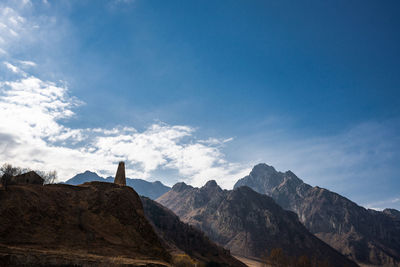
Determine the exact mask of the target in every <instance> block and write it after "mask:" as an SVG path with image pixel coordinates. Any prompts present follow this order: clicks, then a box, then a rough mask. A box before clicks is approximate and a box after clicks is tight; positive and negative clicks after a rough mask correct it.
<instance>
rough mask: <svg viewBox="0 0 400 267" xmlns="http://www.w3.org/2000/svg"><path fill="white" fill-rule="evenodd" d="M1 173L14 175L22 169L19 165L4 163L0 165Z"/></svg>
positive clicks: (18, 173)
mask: <svg viewBox="0 0 400 267" xmlns="http://www.w3.org/2000/svg"><path fill="white" fill-rule="evenodd" d="M0 173H1V175H2V176H3V175H9V176H16V175H20V174H21V173H22V169H21V168H19V167H14V166H12V165H11V164H9V163H4V164H3V166H1V167H0Z"/></svg>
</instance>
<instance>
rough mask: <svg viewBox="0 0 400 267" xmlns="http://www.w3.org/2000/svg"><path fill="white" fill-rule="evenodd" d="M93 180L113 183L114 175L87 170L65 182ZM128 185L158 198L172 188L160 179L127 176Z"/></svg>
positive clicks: (76, 182) (147, 195)
mask: <svg viewBox="0 0 400 267" xmlns="http://www.w3.org/2000/svg"><path fill="white" fill-rule="evenodd" d="M92 181H99V182H108V183H113V182H114V177H111V176H110V177H107V178H104V177H101V176H99V175H98V174H97V173H95V172H91V171H85V172H83V173H78V174H77V175H75V176H74V177H72V178H71V179H69V180H67V181H65V183H66V184H70V185H79V184H83V183H86V182H92ZM126 185H128V186H130V187H132V188H134V189H135V191H136V192H137V193H138V194H139V195H141V196H146V197H149V198H151V199H156V198H158V197H159V196H161V195H162V194H164V193H166V192H167V191H169V190H170V189H171V188H170V187H168V186H166V185H164V184H162V183H161V182H160V181H155V182H148V181H145V180H142V179H131V178H126Z"/></svg>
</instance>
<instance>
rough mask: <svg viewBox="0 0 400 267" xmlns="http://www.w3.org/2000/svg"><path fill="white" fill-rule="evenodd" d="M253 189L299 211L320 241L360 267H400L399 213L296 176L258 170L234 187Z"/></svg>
mask: <svg viewBox="0 0 400 267" xmlns="http://www.w3.org/2000/svg"><path fill="white" fill-rule="evenodd" d="M241 186H248V187H250V188H252V189H253V190H255V191H257V192H259V193H262V194H265V195H268V196H270V197H272V198H273V199H274V200H275V201H276V202H277V203H278V204H279V205H280V206H281V207H283V208H284V209H287V210H291V211H293V212H295V213H296V214H297V215H298V217H299V219H300V221H301V222H302V223H303V224H304V226H305V227H306V228H307V229H308V230H309V231H310V232H312V233H313V234H315V235H316V236H317V237H319V238H321V239H322V240H323V241H325V242H326V243H328V244H329V245H331V246H332V247H334V248H335V249H337V250H338V251H340V252H341V253H342V254H344V255H346V256H347V257H348V258H350V259H352V260H355V261H357V262H359V263H363V264H369V265H385V266H400V220H399V219H398V218H400V216H399V214H400V212H399V211H396V210H385V211H384V212H379V211H374V210H367V209H365V208H363V207H360V206H358V205H357V204H356V203H354V202H352V201H350V200H349V199H347V198H345V197H343V196H341V195H339V194H337V193H334V192H331V191H329V190H327V189H324V188H320V187H318V186H315V187H312V186H310V185H308V184H306V183H304V182H303V181H302V180H301V179H299V178H298V177H297V176H296V175H295V174H294V173H293V172H291V171H287V172H278V171H276V170H275V169H274V168H273V167H272V166H268V165H267V164H258V165H256V166H254V168H253V170H252V171H251V172H250V174H249V175H248V176H246V177H244V178H242V179H240V180H239V181H238V182H237V183H236V184H235V186H234V188H239V187H241Z"/></svg>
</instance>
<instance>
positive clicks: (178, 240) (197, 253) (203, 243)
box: [141, 197, 245, 267]
mask: <svg viewBox="0 0 400 267" xmlns="http://www.w3.org/2000/svg"><path fill="white" fill-rule="evenodd" d="M141 199H142V203H143V208H144V213H145V215H146V217H147V219H148V220H149V221H150V222H151V223H152V225H153V227H154V228H155V230H156V232H157V233H158V235H159V236H160V237H161V239H162V240H163V241H164V244H165V246H166V247H167V248H168V249H169V250H170V251H171V252H172V253H173V252H175V253H177V252H180V251H182V252H184V253H186V254H188V255H189V256H191V257H192V258H194V259H196V260H199V261H201V262H204V263H206V264H210V265H211V264H214V265H216V264H218V266H237V267H245V265H244V264H243V263H241V262H239V261H238V260H236V259H235V258H233V257H232V256H231V255H230V253H229V251H227V250H225V249H223V248H222V247H219V246H217V245H216V244H214V243H213V242H212V241H210V240H209V239H208V238H207V237H206V236H205V235H204V234H203V233H202V232H201V231H199V230H197V229H196V228H194V227H192V226H190V225H188V224H186V223H183V222H182V221H181V220H180V219H179V217H178V216H176V215H175V214H174V213H173V212H172V211H170V210H169V209H167V208H165V207H163V206H162V205H160V204H159V203H157V202H155V201H153V200H151V199H149V198H147V197H141Z"/></svg>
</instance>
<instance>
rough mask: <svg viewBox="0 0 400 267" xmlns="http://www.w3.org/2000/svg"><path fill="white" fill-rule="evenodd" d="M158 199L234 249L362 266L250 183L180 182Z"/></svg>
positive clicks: (249, 253)
mask: <svg viewBox="0 0 400 267" xmlns="http://www.w3.org/2000/svg"><path fill="white" fill-rule="evenodd" d="M157 201H158V202H159V203H161V204H162V205H164V206H166V207H168V208H170V209H171V210H172V211H173V212H175V213H176V214H177V215H178V216H179V217H180V218H181V220H182V221H184V222H187V223H189V224H191V225H193V226H196V227H198V228H199V229H201V230H202V231H204V232H205V233H206V234H207V236H208V237H210V238H211V239H212V240H213V241H215V242H217V243H218V244H220V245H222V246H224V247H225V248H227V249H229V250H230V251H231V252H232V253H233V254H237V255H242V256H246V257H257V258H261V257H264V256H265V254H266V252H267V251H271V250H272V249H273V248H282V249H283V251H284V252H285V253H286V254H287V255H290V256H291V257H299V256H301V255H306V256H308V257H309V258H317V259H318V260H322V261H328V262H330V263H331V264H332V266H341V267H343V266H356V264H354V263H353V262H351V261H349V260H348V259H346V258H345V257H344V256H343V255H341V254H340V253H338V252H337V251H336V250H334V249H332V248H331V247H330V246H328V245H327V244H325V243H324V242H322V241H321V240H320V239H318V238H316V237H315V236H314V235H312V234H311V233H309V232H308V230H307V229H306V228H305V227H304V226H303V225H302V224H301V223H300V222H299V221H298V219H297V216H296V214H294V213H293V212H290V211H285V210H283V209H282V208H281V207H280V206H279V205H277V204H276V203H275V201H274V200H273V199H272V198H270V197H268V196H266V195H263V194H259V193H257V192H255V191H253V190H252V189H250V188H248V187H240V188H237V189H235V190H231V191H227V190H222V189H221V188H220V187H219V186H218V185H217V184H216V182H215V181H209V182H207V184H206V185H205V186H203V187H202V188H193V187H191V186H188V185H186V184H184V183H178V184H176V185H174V187H173V188H172V189H171V190H170V191H169V192H167V193H166V194H164V195H163V196H161V197H160V198H158V199H157Z"/></svg>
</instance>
